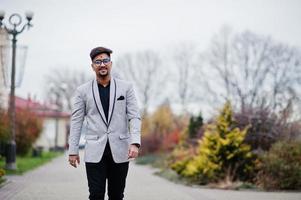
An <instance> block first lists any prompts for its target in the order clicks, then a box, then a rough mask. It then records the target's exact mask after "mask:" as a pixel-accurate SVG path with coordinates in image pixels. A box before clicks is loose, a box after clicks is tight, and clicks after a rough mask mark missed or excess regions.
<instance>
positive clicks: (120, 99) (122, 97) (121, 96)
mask: <svg viewBox="0 0 301 200" xmlns="http://www.w3.org/2000/svg"><path fill="white" fill-rule="evenodd" d="M123 100H125V98H124V96H123V95H120V96H119V97H118V98H117V101H123Z"/></svg>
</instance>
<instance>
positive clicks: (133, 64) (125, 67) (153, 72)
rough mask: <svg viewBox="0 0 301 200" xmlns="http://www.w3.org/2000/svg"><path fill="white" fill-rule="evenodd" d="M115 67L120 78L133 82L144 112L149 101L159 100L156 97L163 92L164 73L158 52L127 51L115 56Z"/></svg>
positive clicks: (147, 107)
mask: <svg viewBox="0 0 301 200" xmlns="http://www.w3.org/2000/svg"><path fill="white" fill-rule="evenodd" d="M115 67H116V68H117V70H118V72H120V76H121V77H122V78H124V79H125V80H128V81H132V82H134V83H135V86H136V89H137V92H138V95H139V99H140V100H141V102H142V105H143V113H144V114H146V113H147V111H148V109H149V106H150V104H151V102H153V101H157V103H158V101H160V98H158V97H159V93H160V92H161V95H162V94H163V93H162V89H163V88H164V78H165V75H164V74H165V73H164V69H162V59H161V57H160V56H159V54H158V53H156V52H153V51H150V50H146V51H141V52H138V53H127V54H124V55H122V56H120V57H118V58H117V61H116V63H115ZM161 99H162V98H161Z"/></svg>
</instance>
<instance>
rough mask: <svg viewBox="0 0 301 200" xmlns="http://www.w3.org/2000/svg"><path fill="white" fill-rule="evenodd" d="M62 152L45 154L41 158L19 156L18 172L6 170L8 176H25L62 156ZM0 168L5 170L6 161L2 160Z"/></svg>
mask: <svg viewBox="0 0 301 200" xmlns="http://www.w3.org/2000/svg"><path fill="white" fill-rule="evenodd" d="M62 154H63V153H62V152H43V153H42V155H41V157H32V156H30V155H27V156H22V157H20V156H17V170H5V171H6V174H8V175H10V174H18V175H20V174H23V173H25V172H27V171H29V170H32V169H35V168H37V167H39V166H41V165H43V164H45V163H47V162H49V161H51V160H52V159H53V158H55V157H57V156H59V155H62ZM0 168H5V159H1V160H0Z"/></svg>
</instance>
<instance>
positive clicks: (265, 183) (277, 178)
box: [256, 141, 301, 190]
mask: <svg viewBox="0 0 301 200" xmlns="http://www.w3.org/2000/svg"><path fill="white" fill-rule="evenodd" d="M258 168H259V172H258V174H257V178H256V180H257V184H258V185H259V186H261V187H263V188H265V189H268V190H272V189H276V190H277V189H301V142H300V141H299V142H298V141H283V142H277V143H275V144H274V145H272V147H271V149H270V150H269V151H268V152H266V153H264V154H263V156H261V157H260V162H259V164H258Z"/></svg>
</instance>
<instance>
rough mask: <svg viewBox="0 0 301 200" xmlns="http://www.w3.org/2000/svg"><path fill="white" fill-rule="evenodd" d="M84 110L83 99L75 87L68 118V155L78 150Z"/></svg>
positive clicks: (74, 153)
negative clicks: (69, 118)
mask: <svg viewBox="0 0 301 200" xmlns="http://www.w3.org/2000/svg"><path fill="white" fill-rule="evenodd" d="M85 111H86V103H85V100H84V98H83V96H82V94H81V92H80V90H79V89H77V90H76V91H75V93H74V96H73V106H72V114H71V120H70V134H69V155H76V154H78V152H79V140H80V135H81V130H82V126H83V122H84V118H85Z"/></svg>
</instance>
